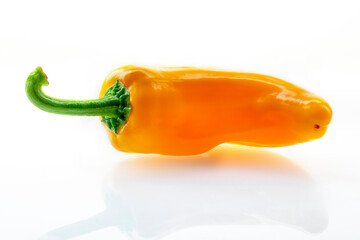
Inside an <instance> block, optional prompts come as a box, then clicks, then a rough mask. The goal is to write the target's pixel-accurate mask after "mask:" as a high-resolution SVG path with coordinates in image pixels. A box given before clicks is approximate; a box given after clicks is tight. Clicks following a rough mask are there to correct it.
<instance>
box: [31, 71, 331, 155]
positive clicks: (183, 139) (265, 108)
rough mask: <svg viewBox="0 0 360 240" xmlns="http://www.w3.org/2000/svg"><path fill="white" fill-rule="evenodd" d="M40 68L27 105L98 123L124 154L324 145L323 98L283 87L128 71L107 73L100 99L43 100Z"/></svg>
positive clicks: (240, 76)
mask: <svg viewBox="0 0 360 240" xmlns="http://www.w3.org/2000/svg"><path fill="white" fill-rule="evenodd" d="M46 84H47V77H46V75H45V74H44V73H43V71H42V69H41V68H37V69H36V70H35V71H34V72H33V73H31V74H30V76H29V78H28V80H27V83H26V92H27V95H28V98H29V99H30V101H32V103H33V104H34V105H36V106H37V107H39V108H41V109H43V110H45V111H48V112H52V113H58V114H69V115H88V116H101V120H102V122H103V124H104V126H105V127H106V129H107V132H108V134H109V138H110V141H111V143H112V145H113V146H114V147H115V148H116V149H118V150H121V151H124V152H136V153H157V154H165V155H194V154H200V153H204V152H206V151H208V150H210V149H212V148H213V147H215V146H217V145H219V144H221V143H236V144H241V145H248V146H257V147H279V146H287V145H292V144H296V143H300V142H306V141H310V140H313V139H317V138H320V137H322V136H323V135H324V134H325V132H326V129H327V126H328V124H329V123H330V121H331V117H332V110H331V108H330V106H329V104H328V103H326V101H325V100H323V99H322V98H320V97H318V96H316V95H314V94H312V93H310V92H308V91H306V90H304V89H302V88H300V87H297V86H295V85H293V84H291V83H288V82H286V81H283V80H281V79H278V78H275V77H271V76H266V75H261V74H255V73H242V72H231V71H224V70H218V69H205V68H195V67H157V68H156V67H142V66H136V65H129V66H125V67H121V68H118V69H116V70H114V71H113V72H111V73H110V74H109V75H108V76H107V77H106V79H105V82H104V84H103V86H102V88H101V91H100V98H99V99H95V100H82V101H78V100H62V99H55V98H52V97H49V96H47V95H45V94H44V93H43V92H42V90H41V86H42V85H46Z"/></svg>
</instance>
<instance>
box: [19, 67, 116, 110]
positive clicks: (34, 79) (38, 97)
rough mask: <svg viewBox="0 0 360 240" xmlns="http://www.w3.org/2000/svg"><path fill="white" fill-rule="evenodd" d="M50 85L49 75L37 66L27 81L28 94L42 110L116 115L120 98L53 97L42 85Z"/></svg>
mask: <svg viewBox="0 0 360 240" xmlns="http://www.w3.org/2000/svg"><path fill="white" fill-rule="evenodd" d="M47 85H49V83H48V81H47V76H46V75H45V73H44V72H43V70H42V69H41V67H37V68H36V69H35V71H33V72H32V73H31V74H30V75H29V77H28V79H27V81H26V87H25V89H26V95H27V96H28V98H29V100H30V101H31V102H32V103H33V104H34V105H35V106H37V107H38V108H40V109H41V110H44V111H46V112H50V113H56V114H65V115H77V116H116V111H117V108H118V107H119V99H118V98H116V97H114V96H108V97H104V98H100V99H93V100H66V99H58V98H53V97H50V96H48V95H46V94H45V93H44V92H43V91H42V86H47Z"/></svg>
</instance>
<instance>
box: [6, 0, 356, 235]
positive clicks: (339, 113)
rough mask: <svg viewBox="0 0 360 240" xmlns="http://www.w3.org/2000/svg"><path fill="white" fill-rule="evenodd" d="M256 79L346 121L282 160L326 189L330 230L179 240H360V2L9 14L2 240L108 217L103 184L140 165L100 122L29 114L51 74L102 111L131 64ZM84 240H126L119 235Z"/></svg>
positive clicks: (58, 6) (74, 4) (278, 0)
mask: <svg viewBox="0 0 360 240" xmlns="http://www.w3.org/2000/svg"><path fill="white" fill-rule="evenodd" d="M133 63H135V64H146V65H156V66H157V65H162V66H178V65H188V66H208V67H220V68H225V69H232V70H237V71H246V72H258V73H263V74H268V75H273V76H276V77H279V78H283V79H285V80H288V81H290V82H293V83H295V84H297V85H299V86H301V87H304V88H305V89H309V90H310V91H312V92H314V93H316V94H318V95H320V96H321V97H323V98H325V99H326V100H327V101H328V102H329V104H330V105H331V106H332V109H333V112H334V115H333V121H332V123H331V125H330V126H329V129H328V133H327V134H326V135H325V136H324V137H323V138H322V139H320V140H316V141H313V142H310V143H304V144H299V145H296V146H290V147H285V148H278V149H271V151H274V152H277V153H279V154H281V155H282V156H285V157H287V158H288V159H291V160H292V161H293V162H294V163H296V164H297V165H299V166H301V167H302V168H304V169H305V171H306V172H308V173H309V174H310V175H311V176H312V177H313V179H314V180H315V181H316V183H317V185H318V186H319V189H320V193H321V195H322V196H323V199H324V207H325V208H326V210H327V214H328V221H329V222H328V226H327V228H326V229H325V230H324V231H323V232H321V233H318V234H309V233H304V232H302V231H298V230H296V229H293V228H290V227H287V226H282V225H281V226H268V225H257V226H247V225H239V226H233V227H227V226H224V227H214V226H212V227H206V226H205V227H202V228H192V229H185V230H182V231H176V232H174V233H173V234H171V235H169V236H167V237H165V238H164V239H166V240H175V239H239V238H244V237H245V238H246V239H329V240H330V239H347V240H352V239H354V240H355V239H359V238H360V228H359V226H360V221H359V219H360V207H359V203H360V174H359V173H360V156H359V151H358V149H359V143H360V141H359V136H360V130H359V123H360V111H359V106H360V101H359V96H358V93H359V89H360V88H359V87H360V84H359V81H360V6H359V4H358V1H356V0H353V1H349V0H342V1H329V0H327V1H317V0H312V1H310V0H305V1H285V0H284V1H282V0H272V1H265V0H264V1H262V0H253V1H250V0H247V1H235V0H234V1H226V0H222V1H210V0H208V1H196V0H192V1H188V0H182V1H120V0H119V1H101V3H100V1H67V0H65V1H38V0H34V1H4V0H0V73H1V81H0V89H1V94H0V106H1V108H0V110H1V114H2V117H1V120H0V121H1V124H0V133H1V135H0V136H1V145H0V146H1V152H0V154H1V155H0V226H1V227H0V238H1V239H37V238H38V237H39V236H41V235H42V234H44V233H45V232H48V231H50V230H51V229H54V228H57V227H60V226H62V225H66V224H69V223H72V222H75V221H78V220H81V219H84V218H86V217H89V216H92V215H94V214H96V213H97V212H100V211H102V210H103V209H104V206H105V205H104V202H103V196H102V187H101V185H102V182H103V179H104V177H105V175H106V174H107V172H109V171H110V170H111V169H112V167H113V166H115V165H116V164H117V163H119V162H120V161H123V160H124V159H125V158H128V157H129V155H125V154H123V153H120V152H118V151H116V150H114V149H113V148H112V147H111V145H110V143H109V141H108V139H107V136H106V133H105V130H104V129H103V127H102V126H101V124H100V122H99V119H98V118H96V117H95V118H86V117H84V118H81V117H70V116H60V115H52V114H48V113H45V112H42V111H40V110H38V109H36V108H35V107H34V106H33V105H31V104H30V102H29V101H28V100H27V98H26V95H25V91H24V85H25V80H26V78H27V76H28V74H29V73H30V72H31V71H33V70H34V69H35V67H37V66H42V67H43V69H44V71H45V73H46V74H47V75H48V77H49V82H50V85H49V86H48V87H46V88H44V91H45V92H46V93H47V94H49V95H50V96H55V97H60V98H70V99H91V98H96V97H97V96H98V92H99V91H100V87H101V84H102V81H103V79H104V78H105V76H106V75H107V74H108V73H109V72H110V71H112V70H113V69H115V68H117V67H120V66H122V65H127V64H133ZM78 239H83V240H85V239H107V240H110V239H123V236H122V235H121V233H120V231H118V230H117V229H115V228H107V229H103V230H100V231H97V232H94V233H90V234H87V235H83V236H81V237H79V238H78Z"/></svg>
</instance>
